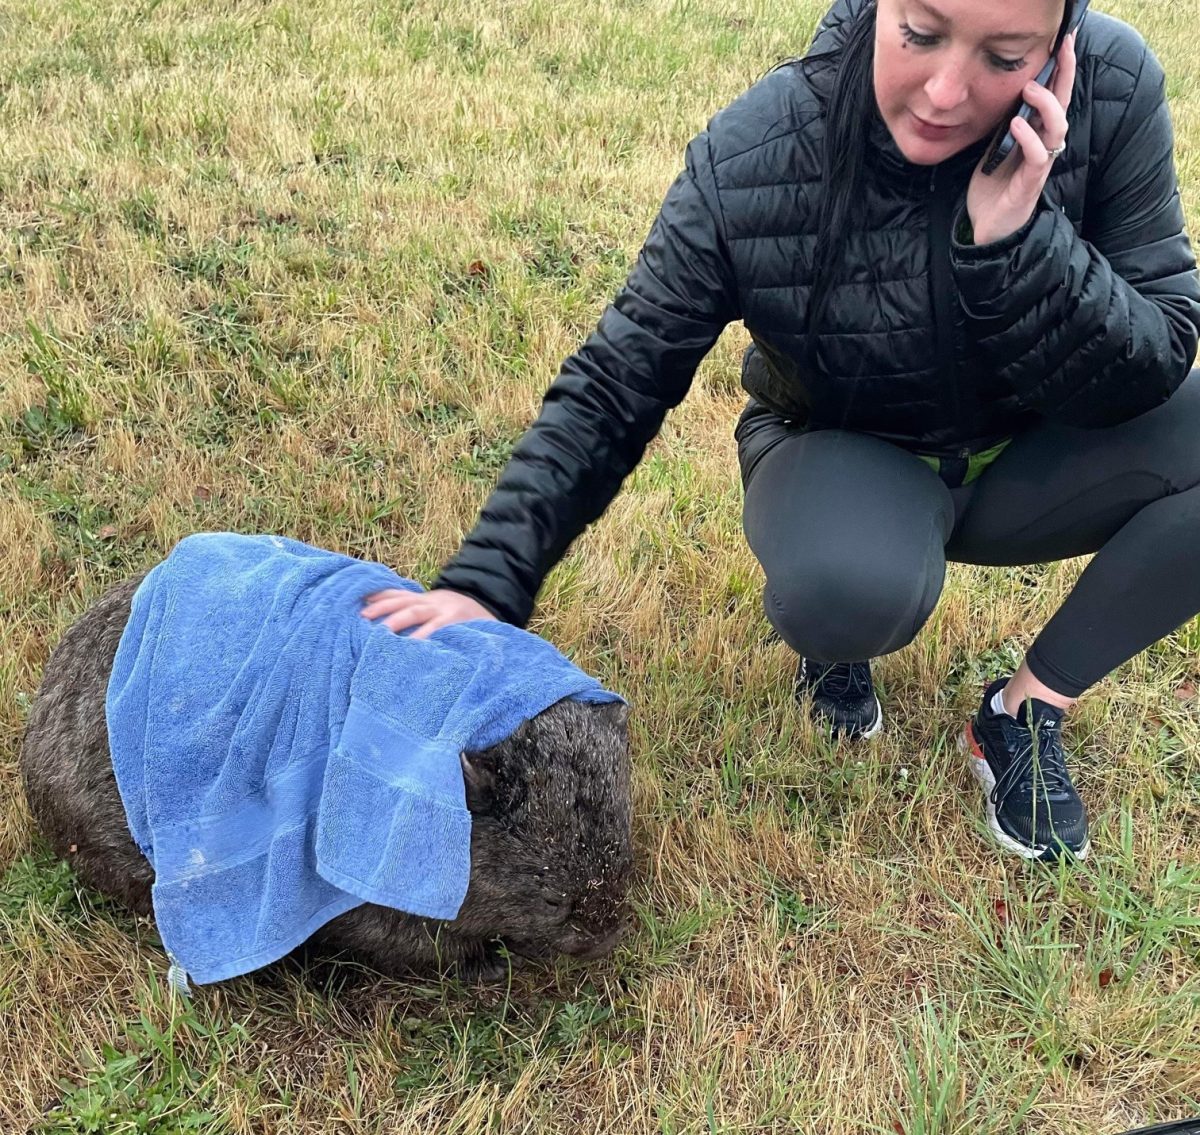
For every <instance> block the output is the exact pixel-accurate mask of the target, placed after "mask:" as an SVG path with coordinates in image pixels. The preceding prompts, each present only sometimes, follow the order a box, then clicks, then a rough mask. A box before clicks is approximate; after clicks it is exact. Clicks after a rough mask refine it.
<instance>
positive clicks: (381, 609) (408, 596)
mask: <svg viewBox="0 0 1200 1135" xmlns="http://www.w3.org/2000/svg"><path fill="white" fill-rule="evenodd" d="M424 598H425V593H424V592H422V591H402V590H400V589H399V588H395V587H394V588H389V589H388V590H386V591H376V592H375V593H374V594H373V595H365V596H363V602H364V604H365V606H364V607H363V609H362V611H361V612H360V614H361V615H362V617H363V618H364V619H377V618H379V616H380V615H390V614H392V613H393V612H394V611H403V610H405V609H406V608H411V607H412V606H413V605H414V604H419V603H421V602H422V601H423V600H424Z"/></svg>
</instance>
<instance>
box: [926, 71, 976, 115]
mask: <svg viewBox="0 0 1200 1135" xmlns="http://www.w3.org/2000/svg"><path fill="white" fill-rule="evenodd" d="M925 95H926V97H927V98H928V99H929V103H930V105H931V106H932V107H933V108H934V110H954V109H955V108H956V107H959V106H961V105H962V104H963V103H964V102H965V101H966V98H967V84H966V81H965V77H964V75H963V73H962V69H961V68H960V67H957V66H954V65H949V66H946V67H942V68H940V69H939V70H938V71H936V72H935V73H934V74H933V75H931V76H930V78H929V82H927V83H926V84H925Z"/></svg>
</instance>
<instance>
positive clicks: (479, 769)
mask: <svg viewBox="0 0 1200 1135" xmlns="http://www.w3.org/2000/svg"><path fill="white" fill-rule="evenodd" d="M458 760H459V763H460V764H461V765H462V771H463V783H464V784H465V785H466V789H467V811H469V812H486V811H487V810H488V808H489V807H490V805H491V803H492V799H493V797H494V796H495V789H496V765H495V763H494V762H493V761H492V760H491V759H490V758H489V757H488V755H487V754H486V753H459V755H458Z"/></svg>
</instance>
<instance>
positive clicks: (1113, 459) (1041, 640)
mask: <svg viewBox="0 0 1200 1135" xmlns="http://www.w3.org/2000/svg"><path fill="white" fill-rule="evenodd" d="M1198 438H1200V372H1193V373H1192V375H1191V376H1190V377H1189V378H1188V380H1187V381H1186V382H1185V383H1184V385H1183V386H1182V387H1181V388H1180V389H1179V390H1178V391H1177V392H1176V394H1175V396H1174V397H1173V398H1171V399H1170V401H1168V402H1167V403H1165V404H1164V405H1162V406H1160V407H1158V408H1157V409H1155V410H1152V411H1150V412H1149V413H1147V414H1143V415H1141V416H1140V417H1138V418H1136V419H1134V420H1133V421H1130V422H1126V423H1124V424H1122V425H1120V426H1115V427H1113V428H1111V429H1104V430H1078V429H1068V428H1065V427H1061V426H1054V425H1050V424H1046V425H1041V426H1038V427H1035V428H1034V429H1032V430H1030V431H1029V432H1028V433H1027V434H1025V435H1023V436H1022V437H1020V438H1018V439H1017V440H1016V441H1014V442H1013V444H1012V445H1010V446H1009V447H1008V449H1007V450H1005V452H1004V453H1003V454H1002V455H1001V457H1000V458H999V459H998V460H997V461H996V462H995V464H994V465H992V466H991V467H990V468H989V469H988V470H987V471H986V472H985V473H984V475H983V476H982V477H981V478H980V479H979V481H978V482H977V483H976V485H975V486H974V487H973V491H972V493H971V495H970V497H969V499H968V502H967V504H966V506H965V508H964V509H963V510H962V511H961V515H960V520H959V522H958V524H957V526H956V528H955V531H954V534H953V536H952V537H951V540H950V542H949V545H948V547H947V556H948V557H949V558H950V559H954V560H959V561H963V562H967V563H980V564H1020V563H1033V562H1041V561H1047V560H1058V559H1064V558H1067V557H1069V556H1076V555H1083V554H1086V553H1090V552H1095V553H1096V555H1095V557H1094V558H1093V560H1092V562H1091V563H1090V564H1089V565H1088V566H1087V568H1086V569H1085V570H1084V572H1083V573H1082V575H1081V576H1080V578H1079V581H1078V582H1077V584H1076V586H1075V587H1074V589H1073V590H1072V592H1071V594H1070V595H1069V596H1068V598H1067V600H1066V601H1065V602H1064V603H1063V605H1062V607H1061V608H1060V609H1059V610H1058V612H1057V613H1056V614H1055V615H1054V617H1053V618H1052V619H1051V620H1050V622H1049V623H1048V624H1047V625H1046V627H1045V628H1044V629H1043V630H1042V632H1041V634H1040V635H1038V637H1037V640H1036V641H1035V642H1034V645H1033V647H1032V648H1031V649H1030V651H1029V654H1028V656H1027V658H1026V660H1025V663H1024V664H1023V665H1022V667H1021V669H1020V670H1019V671H1018V673H1017V674H1016V675H1015V676H1014V678H1013V679H1012V680H1011V681H1009V682H1008V683H1007V685H1006V684H1004V680H1001V681H1000V682H997V683H995V685H994V686H993V687H992V688H991V689H989V691H988V693H987V694H985V696H984V703H983V705H982V706H981V707H980V710H979V713H978V714H977V715H976V716H975V718H974V719H973V721H972V722H971V724H970V725H969V726H968V730H967V734H966V738H967V740H968V742H969V744H970V747H971V752H972V756H973V758H974V759H973V760H972V769H973V771H974V772H975V774H976V776H977V777H978V778H979V780H980V782H981V783H982V784H983V786H984V788H985V793H986V797H987V807H988V819H989V824H990V826H991V828H992V830H993V832H994V833H995V834H996V836H997V838H998V839H999V840H1000V841H1001V842H1002V843H1003V844H1004V845H1005V846H1007V847H1009V848H1010V849H1011V850H1014V851H1017V852H1018V853H1019V854H1022V855H1027V856H1030V857H1042V858H1052V857H1053V856H1054V855H1056V854H1057V848H1058V847H1060V846H1063V847H1066V848H1068V849H1069V850H1071V851H1072V852H1074V853H1076V854H1079V855H1082V854H1084V853H1086V850H1087V846H1088V838H1087V818H1086V813H1085V811H1084V808H1083V804H1082V802H1081V801H1080V800H1079V797H1078V794H1077V793H1076V792H1075V790H1074V786H1073V785H1072V784H1071V780H1070V776H1069V774H1068V773H1067V769H1066V763H1065V758H1064V757H1063V752H1062V745H1061V740H1060V733H1059V726H1060V723H1061V711H1062V709H1063V708H1064V707H1065V706H1067V705H1069V704H1070V701H1071V700H1072V699H1074V698H1076V697H1078V696H1079V695H1080V694H1081V693H1082V692H1083V691H1084V690H1085V689H1087V687H1088V686H1090V685H1092V684H1093V683H1094V682H1096V681H1098V680H1099V679H1100V678H1101V677H1103V676H1104V675H1105V674H1107V673H1108V672H1109V671H1111V670H1113V669H1114V668H1115V667H1117V666H1119V665H1120V664H1121V663H1123V662H1125V661H1127V660H1128V659H1130V658H1132V657H1133V656H1134V655H1135V654H1137V653H1139V652H1140V651H1142V650H1144V649H1145V648H1146V647H1147V646H1149V645H1150V644H1151V643H1153V642H1156V641H1157V640H1158V639H1160V638H1162V637H1163V636H1164V635H1166V634H1169V633H1170V632H1171V631H1172V630H1174V629H1175V628H1176V627H1178V626H1180V625H1181V624H1182V623H1185V622H1187V621H1188V620H1189V619H1191V618H1192V617H1193V616H1194V615H1196V614H1197V612H1200V444H1198V443H1197V439H1198Z"/></svg>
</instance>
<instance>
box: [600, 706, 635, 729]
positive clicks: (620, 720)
mask: <svg viewBox="0 0 1200 1135" xmlns="http://www.w3.org/2000/svg"><path fill="white" fill-rule="evenodd" d="M604 708H605V709H606V710H607V711H608V713H609V716H610V717H611V718H612V720H613V724H614V725H616V727H617V728H618V729H624V728H626V726H628V724H629V703H628V702H623V701H613V702H608V703H607V704H606V705H605V707H604Z"/></svg>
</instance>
